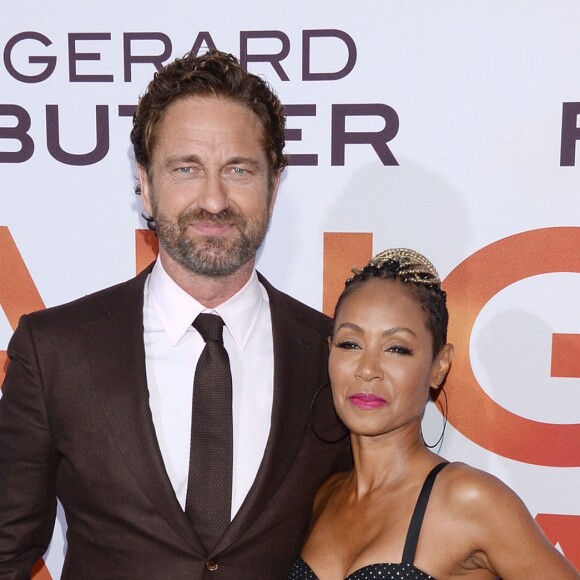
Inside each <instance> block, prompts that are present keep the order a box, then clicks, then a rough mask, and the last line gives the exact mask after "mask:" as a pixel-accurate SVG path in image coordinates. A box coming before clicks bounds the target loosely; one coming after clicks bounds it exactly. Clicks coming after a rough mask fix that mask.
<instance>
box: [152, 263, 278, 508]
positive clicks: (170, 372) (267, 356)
mask: <svg viewBox="0 0 580 580" xmlns="http://www.w3.org/2000/svg"><path fill="white" fill-rule="evenodd" d="M201 312H214V313H217V314H219V316H221V318H222V319H223V320H224V323H225V326H224V345H225V347H226V350H227V351H228V355H229V358H230V365H231V372H232V394H233V400H232V414H233V423H234V424H233V437H234V441H233V443H234V448H233V451H234V455H233V480H232V519H233V517H234V515H235V514H236V513H237V511H238V510H239V508H240V506H241V505H242V502H243V501H244V499H245V497H246V495H247V493H248V491H249V489H250V487H251V485H252V483H253V482H254V479H255V477H256V473H257V471H258V468H259V466H260V463H261V461H262V457H263V455H264V449H265V448H266V442H267V440H268V435H269V433H270V421H271V414H272V400H273V392H274V350H273V339H272V320H271V317H270V303H269V300H268V295H267V293H266V290H265V289H264V287H263V286H262V285H261V284H260V282H259V281H258V277H257V275H256V272H255V271H254V272H253V273H252V276H251V277H250V280H249V281H248V282H247V283H246V285H245V286H244V287H243V288H242V289H241V290H240V291H239V292H237V294H235V295H234V296H232V297H231V298H230V299H229V300H227V301H226V302H224V303H223V304H221V305H220V306H217V307H216V308H214V309H213V310H208V309H206V308H205V307H204V306H203V305H202V304H200V303H199V302H197V300H195V299H194V298H192V297H191V296H190V295H189V294H187V293H186V292H185V291H184V290H182V289H181V288H180V287H179V286H178V285H177V284H176V283H175V282H174V281H173V280H172V279H171V278H170V277H169V275H168V274H167V273H166V272H165V270H164V269H163V266H162V265H161V261H160V260H157V262H156V263H155V266H154V267H153V271H152V272H151V274H150V276H149V278H148V280H147V282H146V284H145V296H144V302H143V323H144V341H145V356H146V366H147V383H148V388H149V396H150V399H149V404H150V406H151V412H152V415H153V424H154V425H155V431H156V433H157V440H158V441H159V447H160V448H161V454H162V456H163V461H164V462H165V469H166V470H167V474H168V475H169V479H170V480H171V483H172V485H173V489H174V490H175V495H176V496H177V499H178V500H179V503H180V504H181V507H182V508H183V509H185V496H186V493H187V478H188V471H189V445H190V434H191V401H192V395H193V378H194V374H195V367H196V365H197V361H198V359H199V356H200V355H201V351H202V350H203V348H204V346H205V343H204V341H203V339H202V338H201V335H200V334H199V333H198V332H197V331H196V330H195V329H194V328H193V327H192V326H191V323H192V322H193V321H194V320H195V318H196V317H197V315H198V314H200V313H201Z"/></svg>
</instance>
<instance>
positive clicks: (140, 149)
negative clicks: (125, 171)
mask: <svg viewBox="0 0 580 580" xmlns="http://www.w3.org/2000/svg"><path fill="white" fill-rule="evenodd" d="M187 97H217V98H221V99H227V100H230V101H233V102H236V103H239V104H240V105H242V106H244V107H247V108H248V109H250V110H251V111H253V112H254V113H256V115H258V117H259V118H260V121H261V122H262V127H263V144H264V150H265V151H266V154H267V157H268V161H269V173H270V182H271V183H273V177H274V175H275V174H276V173H279V172H280V171H282V170H283V169H284V168H285V167H286V165H288V157H287V156H286V155H285V154H284V145H285V142H286V139H285V133H284V131H285V127H286V119H285V117H284V111H283V107H282V104H281V103H280V100H279V99H278V97H277V96H276V94H275V93H274V91H273V90H272V88H271V87H270V85H269V84H268V83H267V82H266V81H265V80H264V79H262V78H260V77H258V76H256V75H254V74H251V73H248V72H247V71H245V70H244V69H243V68H242V66H241V64H240V62H239V61H238V59H237V58H236V57H234V56H233V55H231V54H227V53H225V52H221V51H219V50H214V49H212V50H209V51H208V52H207V53H205V54H203V55H201V56H197V54H194V53H192V52H188V53H186V54H185V55H184V56H183V57H182V58H177V59H176V60H174V61H173V62H172V63H170V64H168V65H167V66H165V67H163V68H162V69H161V70H160V71H158V72H156V73H155V75H154V77H153V80H152V81H151V82H150V83H149V85H148V86H147V89H146V91H145V93H144V94H143V95H142V96H141V98H140V99H139V104H138V105H137V110H136V111H135V115H134V116H133V129H132V131H131V142H132V143H133V148H134V151H135V160H136V161H137V163H138V164H139V165H141V166H143V167H144V168H145V169H146V171H147V174H148V176H149V178H151V152H152V150H153V148H154V147H155V138H156V129H157V127H158V125H159V123H160V122H161V120H162V119H163V116H164V114H165V111H166V110H167V108H168V107H169V106H170V105H171V103H173V102H174V101H177V100H179V99H184V98H187ZM137 193H139V190H137Z"/></svg>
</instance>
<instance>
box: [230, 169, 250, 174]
mask: <svg viewBox="0 0 580 580" xmlns="http://www.w3.org/2000/svg"><path fill="white" fill-rule="evenodd" d="M231 172H232V173H233V174H234V175H245V174H246V173H248V170H247V169H244V168H243V167H232V168H231Z"/></svg>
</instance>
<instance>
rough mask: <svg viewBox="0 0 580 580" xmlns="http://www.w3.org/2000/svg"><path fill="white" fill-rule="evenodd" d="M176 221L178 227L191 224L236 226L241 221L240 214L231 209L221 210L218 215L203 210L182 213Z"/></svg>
mask: <svg viewBox="0 0 580 580" xmlns="http://www.w3.org/2000/svg"><path fill="white" fill-rule="evenodd" d="M177 221H178V224H179V225H180V226H187V225H188V224H190V223H192V222H196V223H200V222H201V223H210V224H221V223H230V224H235V225H238V224H239V223H240V222H241V221H242V219H241V216H240V214H239V213H238V212H236V211H235V210H233V209H232V208H226V209H223V210H222V211H220V212H219V213H211V212H209V211H207V210H205V209H202V208H196V209H192V210H188V211H185V212H184V213H182V214H181V215H180V216H179V218H178V220H177Z"/></svg>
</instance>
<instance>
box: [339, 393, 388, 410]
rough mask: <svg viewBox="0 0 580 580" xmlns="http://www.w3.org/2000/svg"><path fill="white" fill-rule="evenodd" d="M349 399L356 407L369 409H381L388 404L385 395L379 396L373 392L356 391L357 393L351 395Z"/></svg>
mask: <svg viewBox="0 0 580 580" xmlns="http://www.w3.org/2000/svg"><path fill="white" fill-rule="evenodd" d="M348 400H349V401H350V402H351V403H352V404H353V405H354V406H355V407H358V408H359V409H363V410H367V411H370V410H373V409H380V408H381V407H384V406H385V405H386V404H387V401H386V400H385V399H383V397H379V396H378V395H374V394H373V393H356V395H351V396H350V397H349V398H348Z"/></svg>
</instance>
